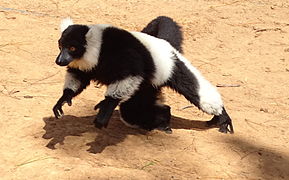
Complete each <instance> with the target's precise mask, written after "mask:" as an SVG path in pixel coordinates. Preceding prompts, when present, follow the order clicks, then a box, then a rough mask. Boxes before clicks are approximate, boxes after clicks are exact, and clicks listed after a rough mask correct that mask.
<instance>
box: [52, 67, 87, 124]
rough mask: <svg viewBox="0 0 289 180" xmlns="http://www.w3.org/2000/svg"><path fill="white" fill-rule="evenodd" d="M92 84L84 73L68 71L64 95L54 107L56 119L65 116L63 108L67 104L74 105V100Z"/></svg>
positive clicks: (73, 70)
mask: <svg viewBox="0 0 289 180" xmlns="http://www.w3.org/2000/svg"><path fill="white" fill-rule="evenodd" d="M89 84H90V80H89V79H88V78H87V77H86V76H85V75H84V74H83V72H82V71H79V70H75V69H68V70H67V73H66V76H65V84H64V88H63V89H64V90H63V95H62V96H61V97H60V98H59V100H58V101H57V103H56V104H55V105H54V107H53V113H54V115H55V117H56V118H61V117H62V116H63V110H62V106H63V105H64V104H65V103H67V104H68V105H69V106H71V105H72V98H73V97H75V96H77V95H78V94H80V93H81V92H82V91H83V89H85V88H86V87H87V86H88V85H89Z"/></svg>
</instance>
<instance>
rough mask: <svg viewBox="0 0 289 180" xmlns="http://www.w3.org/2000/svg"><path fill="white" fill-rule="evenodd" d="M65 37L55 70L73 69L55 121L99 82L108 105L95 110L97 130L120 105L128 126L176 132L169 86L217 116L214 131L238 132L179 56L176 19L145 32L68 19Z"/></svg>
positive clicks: (197, 74) (212, 123)
mask: <svg viewBox="0 0 289 180" xmlns="http://www.w3.org/2000/svg"><path fill="white" fill-rule="evenodd" d="M61 31H62V35H61V38H60V39H59V41H58V44H59V49H60V54H59V55H58V57H57V58H56V64H58V65H60V66H67V67H68V68H67V73H66V77H65V84H64V90H63V95H62V96H61V98H60V99H59V100H58V102H57V103H56V105H55V106H54V107H53V112H54V114H55V116H56V118H60V117H61V116H62V115H63V110H62V106H63V104H65V103H68V105H71V104H72V98H73V97H75V96H77V95H78V94H80V93H81V92H82V91H83V89H85V88H86V87H87V86H88V85H89V84H90V82H91V81H95V82H97V83H100V84H103V85H106V86H107V90H106V93H105V99H104V100H102V101H101V102H100V103H98V104H97V105H96V106H95V109H99V112H98V114H97V115H96V118H95V121H94V123H95V126H96V127H98V128H102V127H106V126H107V125H108V122H109V119H110V117H111V115H112V113H113V110H114V109H115V108H116V106H117V105H120V114H121V118H122V120H123V121H124V123H125V124H126V125H130V126H137V127H140V128H143V129H147V130H152V129H155V128H158V129H161V130H165V131H166V132H171V129H170V118H171V114H170V107H169V106H167V105H164V104H162V102H161V101H160V100H161V89H162V87H165V86H166V87H170V88H172V89H173V90H175V91H176V92H178V93H180V94H182V95H183V96H184V97H185V98H186V99H187V100H189V101H190V102H191V103H192V104H194V105H195V106H197V107H198V108H199V109H201V110H202V111H204V112H206V113H208V114H211V115H214V117H213V118H212V120H210V121H208V122H207V124H208V125H209V126H218V127H219V131H220V132H223V133H227V132H230V133H233V132H234V130H233V125H232V121H231V119H230V117H229V115H228V114H227V112H226V110H225V108H224V105H223V102H222V99H221V96H220V94H219V93H218V91H217V90H216V88H215V87H214V86H213V85H211V84H210V83H209V81H207V80H206V79H205V78H204V77H203V76H202V75H201V73H200V72H199V71H198V70H197V69H196V68H195V67H193V66H192V65H191V64H190V62H189V61H188V60H187V59H186V58H185V57H184V56H183V55H182V54H181V53H180V52H181V50H182V49H181V41H182V36H181V33H180V27H179V26H178V25H177V24H176V23H175V22H174V21H172V19H170V18H167V17H163V16H162V17H159V18H157V19H155V20H153V21H152V22H151V23H150V24H148V26H147V27H146V28H144V29H143V31H142V32H129V31H126V30H123V29H119V28H117V27H114V26H111V25H103V24H97V25H78V24H73V23H72V21H71V20H70V19H66V20H64V21H63V22H62V24H61ZM173 32H176V34H175V36H172V35H171V34H172V33H173ZM149 34H150V35H149ZM154 36H155V37H154ZM156 37H158V38H156ZM160 38H162V39H160Z"/></svg>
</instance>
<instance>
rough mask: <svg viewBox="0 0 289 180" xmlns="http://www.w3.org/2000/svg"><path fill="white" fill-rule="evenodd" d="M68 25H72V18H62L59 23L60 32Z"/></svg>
mask: <svg viewBox="0 0 289 180" xmlns="http://www.w3.org/2000/svg"><path fill="white" fill-rule="evenodd" d="M70 25H73V21H72V19H70V18H69V17H68V18H65V19H63V20H62V21H61V24H60V30H61V33H62V32H63V31H64V30H65V29H66V28H68V26H70Z"/></svg>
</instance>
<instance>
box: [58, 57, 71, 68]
mask: <svg viewBox="0 0 289 180" xmlns="http://www.w3.org/2000/svg"><path fill="white" fill-rule="evenodd" d="M55 63H56V64H57V65H59V66H67V65H68V64H69V62H68V61H65V60H62V61H61V60H60V59H59V58H57V59H56V61H55Z"/></svg>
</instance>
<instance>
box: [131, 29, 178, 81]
mask: <svg viewBox="0 0 289 180" xmlns="http://www.w3.org/2000/svg"><path fill="white" fill-rule="evenodd" d="M131 34H132V35H133V36H135V37H136V38H137V39H138V40H140V41H141V43H143V45H144V46H145V47H146V48H147V49H148V50H149V52H150V53H151V56H152V58H153V61H154V64H155V68H156V72H155V75H154V79H153V80H152V83H153V85H155V86H160V85H163V84H164V83H165V82H166V81H167V80H168V79H169V78H170V77H171V76H172V72H173V69H174V65H175V63H174V60H173V59H172V57H173V54H172V52H174V51H175V49H174V48H173V47H172V46H171V45H170V44H169V43H168V42H167V41H165V40H162V39H158V38H155V37H153V36H150V35H147V34H145V33H140V32H131Z"/></svg>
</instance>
